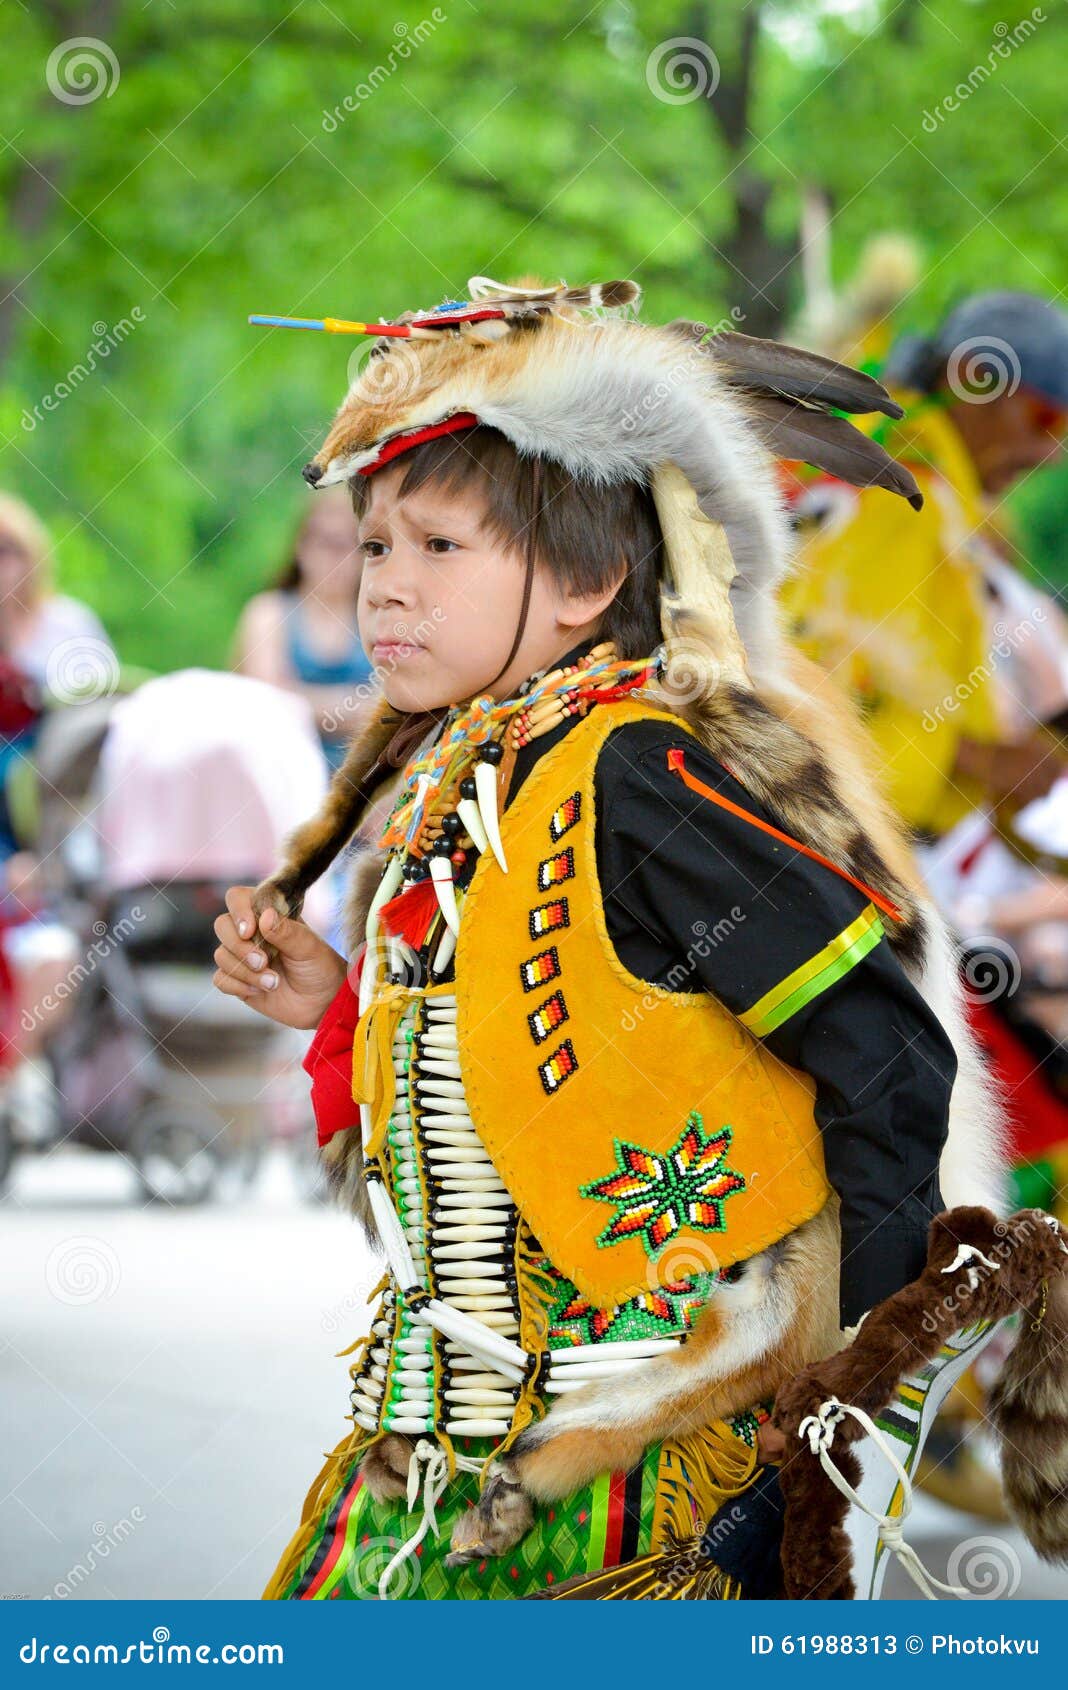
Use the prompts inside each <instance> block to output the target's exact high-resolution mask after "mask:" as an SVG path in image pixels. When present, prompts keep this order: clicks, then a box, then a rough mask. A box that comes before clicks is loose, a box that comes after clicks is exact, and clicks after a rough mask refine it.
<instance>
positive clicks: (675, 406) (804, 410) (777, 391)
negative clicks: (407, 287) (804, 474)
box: [304, 276, 922, 676]
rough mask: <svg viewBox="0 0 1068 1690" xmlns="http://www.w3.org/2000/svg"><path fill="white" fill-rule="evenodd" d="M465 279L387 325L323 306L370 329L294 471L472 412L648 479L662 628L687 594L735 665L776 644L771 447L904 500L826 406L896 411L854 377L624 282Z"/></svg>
mask: <svg viewBox="0 0 1068 1690" xmlns="http://www.w3.org/2000/svg"><path fill="white" fill-rule="evenodd" d="M468 288H469V292H470V296H471V297H470V301H463V302H460V301H455V300H454V301H450V302H448V303H447V304H444V305H440V306H438V307H437V308H436V309H435V310H434V311H431V312H423V313H411V312H408V313H405V314H404V316H402V317H401V318H399V319H398V320H397V321H396V322H394V323H388V324H387V323H379V324H364V323H352V324H344V323H341V322H339V321H337V320H334V319H326V320H325V322H326V323H327V324H328V325H329V327H330V328H331V329H332V330H333V331H334V332H344V331H345V330H346V329H347V330H349V331H351V332H356V333H367V334H370V335H372V336H375V344H374V345H373V347H372V351H371V356H370V357H369V358H368V359H367V361H366V362H365V363H364V365H363V367H362V369H361V371H360V373H359V375H358V377H357V379H356V380H355V381H354V383H353V385H352V386H351V388H350V389H349V392H348V393H347V394H346V396H345V399H344V402H343V403H342V405H341V407H340V409H339V411H338V413H337V415H336V416H335V418H334V421H333V425H332V427H331V429H330V432H329V434H328V435H327V438H326V440H325V442H324V443H323V446H322V447H321V449H320V451H319V452H318V453H317V454H316V456H315V458H314V459H313V460H312V462H311V463H310V464H308V465H306V466H305V470H304V475H305V478H306V479H307V480H308V481H309V482H310V483H311V484H312V485H313V486H316V487H328V486H330V485H331V484H333V483H335V482H340V481H347V480H349V479H350V478H351V477H353V476H354V475H356V474H368V473H371V472H373V471H374V470H375V469H377V468H380V467H381V466H382V465H383V464H384V463H387V462H389V461H390V459H391V458H393V457H394V456H395V455H396V454H397V452H398V451H401V450H405V449H407V447H409V446H411V445H413V444H415V443H416V442H417V441H419V440H421V439H428V438H433V437H434V435H436V434H440V433H445V432H451V431H452V430H454V429H461V428H464V427H467V426H471V425H473V424H474V423H476V422H481V423H483V424H486V425H488V426H490V427H493V428H496V429H498V430H499V431H500V432H501V433H502V434H504V435H505V436H506V437H507V439H509V440H510V441H511V442H512V444H513V445H514V446H515V447H516V448H517V450H518V451H519V452H520V453H523V454H528V455H531V456H537V457H543V458H549V459H553V460H555V461H556V462H557V463H559V464H560V465H561V466H562V467H563V468H564V469H565V470H566V471H567V472H568V474H570V475H572V476H574V477H575V478H577V479H583V480H587V481H589V482H591V483H592V484H594V485H599V486H605V485H612V484H618V483H621V482H626V481H638V482H642V483H644V484H646V485H649V486H651V488H652V490H653V494H654V497H655V500H656V504H657V509H658V514H659V516H660V521H661V527H662V528H663V530H664V539H665V549H666V558H667V579H666V580H665V581H664V583H663V587H664V600H665V602H664V605H663V620H664V622H665V623H666V626H665V627H664V635H665V638H670V637H671V636H672V634H675V633H677V631H678V630H677V621H678V613H679V612H680V611H681V610H683V609H684V607H686V606H691V607H696V606H697V605H699V604H703V605H704V606H705V608H706V610H709V611H711V612H712V614H713V620H714V622H715V624H716V628H717V632H718V635H719V638H718V640H717V645H718V647H719V661H720V664H721V665H724V664H726V665H728V666H729V667H730V668H732V669H735V670H737V671H742V670H744V669H748V670H749V672H750V674H752V675H754V676H758V675H759V674H761V673H766V672H768V671H769V670H774V669H775V667H776V666H777V661H778V659H779V656H780V652H779V649H778V640H777V637H776V617H775V608H774V607H775V592H776V588H777V586H778V584H779V582H780V580H781V578H782V576H783V574H784V572H785V570H786V568H787V565H788V560H789V557H790V550H791V536H790V527H789V521H788V518H787V515H786V512H785V509H784V503H783V499H782V496H781V492H780V486H779V478H778V476H777V473H776V468H775V457H779V458H793V459H803V460H805V461H806V462H808V463H811V464H814V465H816V466H817V467H819V468H822V469H824V470H826V471H828V472H829V473H830V474H833V475H836V476H839V477H841V478H843V479H845V480H847V481H850V482H853V483H855V484H856V485H858V486H869V485H874V486H880V487H885V488H887V489H889V490H890V491H892V492H895V493H899V494H902V495H904V496H905V497H906V498H908V499H909V500H910V502H911V503H913V504H914V505H917V506H918V505H919V504H920V503H922V498H921V495H920V493H919V492H918V490H917V487H916V483H915V481H914V480H913V478H912V476H911V475H910V474H909V473H908V471H907V470H905V469H904V468H902V467H901V466H900V465H898V464H896V463H895V462H894V460H893V459H891V458H890V457H888V455H887V454H886V452H885V451H884V450H883V449H882V447H881V446H879V445H878V444H877V443H876V442H874V441H872V440H870V439H869V438H868V437H867V436H866V435H865V434H863V433H862V432H861V431H860V430H859V429H856V428H854V427H853V426H852V424H851V423H849V422H848V421H847V420H846V419H845V418H844V417H841V416H838V415H835V414H834V413H835V412H836V411H847V412H871V411H881V412H883V413H884V414H886V415H887V416H891V417H896V416H900V415H901V411H900V407H899V406H897V405H896V404H895V403H894V401H893V400H892V399H891V398H890V397H889V395H888V394H887V392H886V390H885V389H884V388H883V387H881V386H880V384H879V383H878V382H877V381H874V380H873V379H872V378H871V377H870V376H867V375H863V374H861V373H860V372H859V371H857V370H853V369H850V368H849V367H848V366H846V365H843V364H837V363H834V362H833V361H832V360H830V359H828V358H824V357H821V356H819V355H817V354H815V353H810V352H805V351H801V350H800V349H798V348H796V347H791V346H780V345H778V344H777V343H775V342H773V341H767V340H756V339H753V338H752V337H750V336H748V335H743V334H738V333H737V332H735V331H733V330H728V331H724V330H718V329H709V328H708V327H707V326H706V325H705V324H703V323H695V322H691V321H689V320H688V319H678V320H676V321H675V322H672V323H669V324H667V325H666V326H662V327H657V326H653V325H649V324H645V323H639V322H637V321H636V320H635V318H634V312H635V310H636V308H637V305H638V301H639V298H640V289H639V288H638V285H637V284H636V283H635V282H631V281H616V282H602V283H595V284H593V285H591V286H588V287H575V288H569V287H566V286H565V285H564V284H562V283H561V284H560V286H558V287H548V288H544V287H538V286H536V285H534V283H533V282H530V283H529V284H527V283H525V282H523V281H521V282H520V283H519V284H518V285H516V286H514V287H510V286H504V285H502V284H501V283H498V282H493V281H490V280H489V279H488V278H487V277H485V276H474V277H472V278H471V280H470V282H469V284H468ZM728 592H729V612H730V613H733V614H730V613H729V612H728V607H727V603H726V601H725V599H724V595H725V594H727V593H728ZM734 624H736V626H737V630H738V634H740V643H741V648H742V649H739V648H738V643H737V641H738V635H736V634H735V632H734Z"/></svg>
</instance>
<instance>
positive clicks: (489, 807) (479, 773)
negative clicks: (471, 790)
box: [475, 759, 508, 874]
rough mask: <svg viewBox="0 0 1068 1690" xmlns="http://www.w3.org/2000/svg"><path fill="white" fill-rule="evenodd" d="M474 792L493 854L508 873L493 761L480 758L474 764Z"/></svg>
mask: <svg viewBox="0 0 1068 1690" xmlns="http://www.w3.org/2000/svg"><path fill="white" fill-rule="evenodd" d="M475 793H476V795H477V798H478V813H479V816H480V817H481V819H482V826H483V828H484V829H485V832H486V837H487V840H488V842H489V845H490V848H491V850H492V851H493V855H494V856H495V857H496V859H497V861H498V862H499V863H500V865H501V869H502V871H503V872H504V873H505V874H507V873H508V864H507V863H506V862H505V860H504V846H503V845H502V844H501V828H500V822H499V821H498V819H497V768H496V765H495V764H493V763H487V762H485V761H484V760H482V759H480V760H479V762H477V763H476V764H475Z"/></svg>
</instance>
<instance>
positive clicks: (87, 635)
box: [0, 494, 118, 1142]
mask: <svg viewBox="0 0 1068 1690" xmlns="http://www.w3.org/2000/svg"><path fill="white" fill-rule="evenodd" d="M51 550H52V548H51V541H50V538H49V535H48V531H47V529H46V528H45V526H44V524H43V523H42V522H41V521H40V519H39V518H38V517H37V515H36V514H35V512H34V511H32V510H31V509H30V507H29V505H27V504H25V503H24V502H23V501H22V500H21V499H16V498H13V497H12V496H11V495H10V494H0V664H2V665H3V677H2V686H0V690H2V691H3V696H4V708H3V720H2V722H0V897H2V908H3V920H4V949H5V954H6V958H7V965H8V968H9V970H10V973H11V978H12V981H13V988H14V994H15V1000H16V1007H17V1010H18V1014H17V1016H16V1017H15V1018H14V1020H13V1027H14V1035H13V1036H14V1040H15V1049H16V1055H17V1058H18V1060H17V1063H16V1066H15V1067H14V1070H13V1073H12V1076H11V1082H10V1089H9V1093H8V1096H9V1101H10V1104H11V1107H12V1114H13V1117H14V1118H16V1119H17V1121H18V1123H19V1130H20V1131H21V1133H22V1134H23V1135H24V1136H26V1137H27V1138H28V1139H29V1140H30V1141H31V1142H32V1141H35V1140H36V1139H38V1138H40V1137H44V1136H47V1135H48V1133H49V1132H50V1130H51V1087H50V1082H49V1080H48V1077H47V1075H46V1074H45V1071H44V1070H43V1069H42V1067H41V1066H40V1064H39V1062H38V1060H37V1059H38V1057H39V1055H40V1053H41V1051H42V1049H43V1048H44V1045H45V1043H46V1041H47V1039H48V1038H49V1037H50V1035H51V1034H52V1033H54V1032H55V1030H56V1028H57V1027H58V1026H59V1025H60V1024H61V1023H62V1021H63V1019H64V1017H65V1016H66V1014H67V1012H68V1008H69V997H68V996H67V995H66V994H64V993H62V992H58V991H57V987H59V986H60V985H61V983H62V982H63V980H64V979H65V977H66V976H67V974H68V973H69V971H70V969H71V968H72V966H73V965H74V963H75V961H76V959H77V956H78V941H77V937H76V935H75V933H74V932H73V931H72V929H71V928H70V926H69V925H68V924H67V923H66V922H65V921H64V920H63V919H62V917H61V914H60V912H59V911H58V910H57V909H56V907H55V903H54V900H53V899H52V898H51V897H50V895H49V890H48V886H47V884H46V881H47V877H46V875H45V874H44V873H43V872H42V865H41V863H40V861H39V858H38V856H37V854H36V853H35V851H34V849H33V841H32V838H31V837H30V835H31V834H32V826H33V820H32V809H33V805H32V798H30V796H29V794H30V786H29V782H28V781H27V778H26V777H27V774H28V768H27V760H28V759H29V758H30V757H31V756H32V752H33V748H34V744H35V741H36V738H37V735H38V732H39V730H40V726H41V723H42V721H43V719H44V715H45V713H46V711H47V709H48V708H50V707H62V706H63V705H64V704H68V703H71V702H73V701H74V700H75V699H76V698H79V697H85V696H92V695H93V694H94V693H98V692H106V691H109V690H111V689H112V688H113V686H114V685H115V683H116V680H117V672H118V665H117V659H116V657H115V653H114V651H113V650H112V647H111V643H110V641H109V640H108V637H107V634H106V633H105V631H104V628H103V625H102V624H101V622H100V620H99V618H98V617H97V616H96V615H95V613H94V612H93V611H92V610H90V609H89V607H88V606H87V605H85V604H82V603H81V602H80V600H78V599H74V598H70V597H68V596H67V595H66V594H64V593H59V592H57V591H56V590H55V589H54V587H53V584H52V579H51V568H50V557H51Z"/></svg>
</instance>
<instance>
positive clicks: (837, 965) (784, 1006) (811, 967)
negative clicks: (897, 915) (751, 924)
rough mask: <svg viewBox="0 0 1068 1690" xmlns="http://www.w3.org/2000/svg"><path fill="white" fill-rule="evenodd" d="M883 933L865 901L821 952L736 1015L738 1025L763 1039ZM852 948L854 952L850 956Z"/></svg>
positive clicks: (863, 953) (879, 922)
mask: <svg viewBox="0 0 1068 1690" xmlns="http://www.w3.org/2000/svg"><path fill="white" fill-rule="evenodd" d="M884 932H885V928H884V927H883V924H882V921H881V919H880V917H879V913H878V911H877V910H876V908H875V905H874V904H867V905H866V906H865V908H864V909H862V910H861V912H860V914H859V915H858V916H857V918H856V920H855V921H851V922H850V924H849V926H848V927H844V928H843V929H842V931H841V933H838V934H836V935H835V937H834V938H833V939H832V940H831V941H830V942H829V944H826V945H824V947H823V949H822V950H821V951H817V952H816V954H815V956H812V957H809V959H808V961H807V962H803V963H802V964H801V966H800V967H799V968H795V969H794V971H793V973H792V974H788V975H787V976H786V978H785V980H780V981H779V984H778V985H777V986H772V988H771V990H770V992H765V993H764V996H763V997H762V998H758V999H757V1001H756V1003H754V1004H753V1005H751V1007H750V1008H749V1009H747V1010H746V1011H745V1013H744V1014H742V1015H739V1017H738V1019H739V1021H740V1022H741V1023H742V1026H743V1027H746V1028H748V1030H749V1031H750V1032H751V1033H752V1034H753V1036H754V1037H755V1038H758V1039H759V1038H766V1037H767V1035H768V1033H770V1032H773V1031H774V1029H775V1028H776V1027H778V1026H781V1024H782V1023H783V1021H787V1020H789V1018H790V1016H791V1015H795V1014H796V1013H797V1011H798V1010H799V1009H802V1008H803V1007H804V1005H805V1004H806V1003H808V1002H809V1001H810V1000H811V999H812V998H814V997H816V996H817V995H818V994H819V993H820V992H822V991H825V990H826V989H827V987H828V986H830V985H833V984H834V982H835V980H838V979H840V978H841V976H842V975H843V974H846V973H848V971H849V969H850V968H852V967H853V966H854V964H855V963H858V962H859V961H860V960H861V958H862V957H863V956H865V955H866V954H867V952H868V951H869V950H871V948H872V946H873V945H876V944H878V942H879V940H880V939H881V938H882V936H883V934H884ZM854 951H855V954H853V955H850V953H851V952H854ZM821 976H826V978H821ZM806 987H807V988H808V990H806ZM794 998H796V999H797V1000H798V1001H797V1002H796V1003H792V1002H791V1001H790V1000H791V999H794Z"/></svg>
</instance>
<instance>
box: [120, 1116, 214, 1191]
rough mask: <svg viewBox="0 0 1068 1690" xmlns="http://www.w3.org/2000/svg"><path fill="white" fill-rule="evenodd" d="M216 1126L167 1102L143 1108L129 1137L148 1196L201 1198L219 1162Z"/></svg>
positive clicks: (208, 1187)
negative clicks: (158, 1105)
mask: <svg viewBox="0 0 1068 1690" xmlns="http://www.w3.org/2000/svg"><path fill="white" fill-rule="evenodd" d="M217 1132H218V1127H217V1123H215V1122H214V1121H211V1120H210V1119H208V1120H206V1119H205V1118H204V1117H203V1116H198V1115H196V1114H194V1113H192V1112H190V1113H188V1114H186V1113H184V1112H182V1111H179V1110H177V1109H174V1108H168V1107H165V1106H160V1107H158V1108H155V1109H151V1110H148V1111H146V1112H145V1113H144V1114H143V1115H142V1116H141V1118H140V1120H139V1121H138V1123H137V1125H136V1127H135V1128H134V1131H133V1134H132V1137H131V1140H130V1155H131V1157H132V1159H133V1161H134V1162H135V1163H136V1166H137V1171H138V1174H139V1175H140V1178H141V1185H142V1187H143V1189H144V1192H145V1195H146V1197H148V1198H149V1199H150V1200H152V1201H153V1202H159V1203H172V1204H180V1205H189V1204H194V1203H203V1202H204V1201H205V1199H206V1198H207V1197H209V1196H210V1195H211V1192H212V1189H213V1187H214V1185H215V1182H216V1180H217V1178H218V1176H219V1170H220V1167H221V1165H222V1162H223V1156H222V1152H221V1151H220V1150H219V1149H218V1148H217V1146H216V1144H215V1139H216V1137H217Z"/></svg>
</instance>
